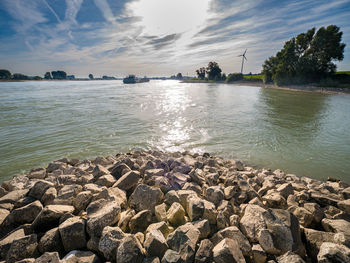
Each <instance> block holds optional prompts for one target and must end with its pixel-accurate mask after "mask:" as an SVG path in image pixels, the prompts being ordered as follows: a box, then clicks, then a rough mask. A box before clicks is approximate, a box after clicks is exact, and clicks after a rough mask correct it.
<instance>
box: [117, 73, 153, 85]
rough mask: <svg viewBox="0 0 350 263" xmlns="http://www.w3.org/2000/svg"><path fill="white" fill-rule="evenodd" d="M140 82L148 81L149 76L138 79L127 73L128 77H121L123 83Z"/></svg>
mask: <svg viewBox="0 0 350 263" xmlns="http://www.w3.org/2000/svg"><path fill="white" fill-rule="evenodd" d="M142 82H149V78H147V77H143V78H141V79H138V78H137V77H135V75H129V76H128V77H126V78H124V79H123V83H125V84H134V83H142Z"/></svg>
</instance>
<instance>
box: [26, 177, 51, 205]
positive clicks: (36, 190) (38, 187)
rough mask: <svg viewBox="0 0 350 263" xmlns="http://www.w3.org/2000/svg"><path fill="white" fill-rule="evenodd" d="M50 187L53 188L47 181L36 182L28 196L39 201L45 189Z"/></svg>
mask: <svg viewBox="0 0 350 263" xmlns="http://www.w3.org/2000/svg"><path fill="white" fill-rule="evenodd" d="M50 187H54V184H53V183H50V182H48V181H43V180H41V181H38V182H36V183H35V185H34V186H33V187H32V188H31V189H30V191H29V193H28V195H29V196H31V197H34V198H35V199H37V200H41V197H42V196H43V194H44V193H45V192H46V190H47V189H49V188H50Z"/></svg>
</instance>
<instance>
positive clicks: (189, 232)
mask: <svg viewBox="0 0 350 263" xmlns="http://www.w3.org/2000/svg"><path fill="white" fill-rule="evenodd" d="M199 236H200V232H199V230H198V229H197V228H196V227H195V226H193V225H192V224H190V223H187V224H185V225H182V226H180V227H178V228H177V229H176V230H175V231H174V232H172V233H171V234H170V235H169V236H168V238H167V243H168V246H169V248H171V249H172V250H175V251H177V252H179V254H180V255H181V258H182V259H183V260H184V261H185V262H192V261H193V260H194V256H195V251H196V244H197V242H198V239H199Z"/></svg>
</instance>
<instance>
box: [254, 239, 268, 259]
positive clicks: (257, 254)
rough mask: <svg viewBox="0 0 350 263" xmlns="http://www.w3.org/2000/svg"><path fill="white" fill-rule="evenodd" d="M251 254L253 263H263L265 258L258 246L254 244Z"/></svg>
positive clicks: (263, 252)
mask: <svg viewBox="0 0 350 263" xmlns="http://www.w3.org/2000/svg"><path fill="white" fill-rule="evenodd" d="M252 254H253V260H254V263H265V262H266V259H267V256H266V253H265V251H264V249H263V248H262V247H261V246H260V245H259V244H255V245H253V247H252Z"/></svg>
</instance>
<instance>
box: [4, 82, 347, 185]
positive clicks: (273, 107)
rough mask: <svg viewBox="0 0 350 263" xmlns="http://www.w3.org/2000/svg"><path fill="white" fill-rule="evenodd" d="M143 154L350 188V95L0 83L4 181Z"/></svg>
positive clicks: (169, 85)
mask: <svg viewBox="0 0 350 263" xmlns="http://www.w3.org/2000/svg"><path fill="white" fill-rule="evenodd" d="M135 149H160V150H164V151H184V150H189V151H193V152H199V153H203V152H210V153H212V154H217V155H220V156H223V157H228V158H236V159H241V160H243V161H245V162H247V163H249V164H251V165H257V166H260V167H268V168H272V169H276V168H280V169H282V170H284V171H286V172H288V173H294V174H296V175H299V176H304V175H305V176H310V177H313V178H317V179H325V178H327V177H328V176H332V177H336V178H341V179H343V180H346V181H348V182H350V96H349V95H326V94H316V93H304V92H293V91H284V90H275V89H265V88H259V87H249V86H235V85H225V84H204V83H200V84H199V83H191V84H190V83H180V82H178V81H173V80H167V81H152V80H151V81H150V82H149V83H140V84H134V85H124V84H123V83H122V81H40V82H34V81H33V82H2V83H0V181H2V180H5V179H6V178H9V177H11V176H13V175H15V174H17V173H23V172H25V171H28V170H29V169H30V168H32V167H36V166H45V165H46V164H47V163H48V162H50V161H52V160H56V159H59V158H62V157H68V158H73V157H74V158H93V157H96V156H100V155H107V154H115V153H118V152H126V151H130V150H135Z"/></svg>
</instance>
